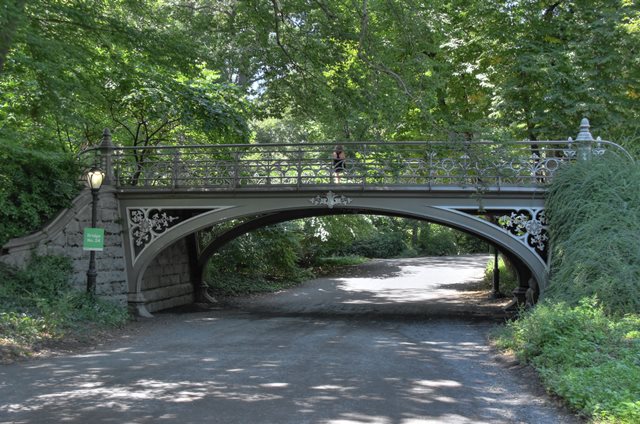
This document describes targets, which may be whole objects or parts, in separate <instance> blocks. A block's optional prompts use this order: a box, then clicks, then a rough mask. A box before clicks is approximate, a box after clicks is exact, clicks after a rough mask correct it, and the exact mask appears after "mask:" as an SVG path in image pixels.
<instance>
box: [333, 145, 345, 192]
mask: <svg viewBox="0 0 640 424" xmlns="http://www.w3.org/2000/svg"><path fill="white" fill-rule="evenodd" d="M345 159H346V156H345V154H344V148H343V147H342V145H340V144H338V145H337V146H336V148H335V150H334V151H333V173H334V175H335V177H336V182H337V183H340V174H341V173H342V172H344V170H345V163H344V160H345Z"/></svg>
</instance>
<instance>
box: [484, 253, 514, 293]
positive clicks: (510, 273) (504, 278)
mask: <svg viewBox="0 0 640 424" xmlns="http://www.w3.org/2000/svg"><path fill="white" fill-rule="evenodd" d="M493 268H494V259H493V257H491V259H489V261H488V262H487V266H486V267H485V270H484V284H485V285H486V286H487V287H493ZM498 272H499V273H500V274H499V277H500V279H499V281H500V292H502V293H504V294H509V293H512V292H513V290H514V289H515V288H516V287H517V286H518V277H517V275H516V273H515V271H514V270H513V267H511V266H507V262H506V261H505V258H504V257H503V256H498Z"/></svg>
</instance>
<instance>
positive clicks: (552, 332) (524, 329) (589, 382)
mask: <svg viewBox="0 0 640 424" xmlns="http://www.w3.org/2000/svg"><path fill="white" fill-rule="evenodd" d="M497 344H498V346H499V347H501V348H503V349H510V350H513V351H515V352H516V355H517V356H518V357H519V358H520V359H521V360H523V361H526V362H529V363H531V364H532V365H533V366H535V367H536V368H537V369H538V371H539V372H540V375H541V376H542V379H543V381H544V383H545V385H546V386H547V388H548V389H549V390H550V391H552V392H554V393H556V394H558V395H559V396H561V397H562V398H563V399H565V400H566V401H567V403H568V404H569V405H570V406H572V407H573V408H575V409H577V410H579V411H581V412H583V413H584V414H586V415H588V416H590V417H592V418H593V419H597V420H603V421H606V422H617V423H636V422H638V421H640V400H639V399H640V361H639V358H640V316H638V315H626V316H624V317H619V318H612V317H610V316H607V315H606V314H605V312H604V309H603V308H602V307H601V306H599V305H598V302H597V301H596V300H595V298H585V299H583V300H582V301H581V302H580V304H579V305H578V306H574V307H568V306H567V305H566V304H563V303H556V304H549V303H545V304H542V305H538V306H537V307H536V308H534V309H533V310H532V311H530V312H526V313H525V314H524V315H523V316H522V317H521V318H520V319H518V320H517V321H513V322H511V323H509V324H508V325H507V326H506V328H505V329H504V330H503V332H502V334H500V335H499V336H498V338H497Z"/></svg>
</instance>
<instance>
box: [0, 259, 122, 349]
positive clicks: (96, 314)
mask: <svg viewBox="0 0 640 424" xmlns="http://www.w3.org/2000/svg"><path fill="white" fill-rule="evenodd" d="M71 272H72V267H71V261H70V260H69V259H68V258H65V257H59V256H34V257H33V258H32V259H31V261H30V262H29V263H28V264H27V266H26V267H25V268H24V269H16V268H14V267H10V266H8V265H5V264H0V281H1V282H2V284H1V285H0V339H2V341H3V343H0V345H1V344H5V343H9V344H10V345H15V346H18V348H19V350H21V351H25V352H28V351H29V350H30V349H31V347H32V346H33V345H35V344H37V343H40V342H45V341H47V340H51V339H60V338H62V337H65V336H68V335H74V336H86V335H88V332H89V331H93V330H94V329H95V328H94V327H97V328H101V327H114V326H120V325H123V324H124V323H125V322H126V321H127V319H128V313H127V310H126V308H122V307H120V306H118V305H115V304H113V303H111V302H108V301H105V300H101V299H97V298H95V297H93V296H89V295H87V294H86V293H84V292H79V291H77V290H75V289H73V288H72V287H71V286H70V283H69V281H70V276H71ZM0 347H1V346H0Z"/></svg>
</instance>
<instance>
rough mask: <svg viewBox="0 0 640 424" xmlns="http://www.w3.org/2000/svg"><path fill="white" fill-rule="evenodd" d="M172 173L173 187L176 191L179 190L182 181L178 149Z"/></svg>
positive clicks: (175, 153)
mask: <svg viewBox="0 0 640 424" xmlns="http://www.w3.org/2000/svg"><path fill="white" fill-rule="evenodd" d="M171 171H172V172H171V186H172V187H173V188H174V189H175V188H178V185H179V181H180V151H179V150H177V149H176V151H175V152H173V166H172V170H171Z"/></svg>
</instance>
